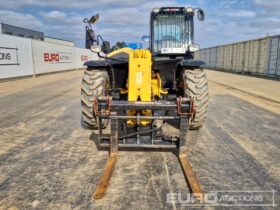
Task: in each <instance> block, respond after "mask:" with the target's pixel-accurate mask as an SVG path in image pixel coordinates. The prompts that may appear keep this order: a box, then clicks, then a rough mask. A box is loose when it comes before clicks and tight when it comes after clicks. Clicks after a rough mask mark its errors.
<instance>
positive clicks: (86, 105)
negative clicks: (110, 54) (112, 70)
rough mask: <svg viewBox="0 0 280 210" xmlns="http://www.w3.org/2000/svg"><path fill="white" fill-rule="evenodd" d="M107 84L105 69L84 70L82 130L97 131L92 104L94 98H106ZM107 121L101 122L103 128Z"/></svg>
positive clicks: (107, 78)
mask: <svg viewBox="0 0 280 210" xmlns="http://www.w3.org/2000/svg"><path fill="white" fill-rule="evenodd" d="M108 84H109V77H108V73H107V71H106V70H105V69H100V70H99V69H98V70H95V69H93V70H92V69H86V70H85V72H84V77H83V80H82V86H81V108H82V122H81V123H82V125H83V127H84V128H89V129H97V128H98V122H97V117H96V116H95V115H94V113H93V102H94V98H95V97H96V96H106V95H107V94H106V92H107V91H106V87H107V85H108ZM107 124H108V120H102V127H103V128H105V127H106V126H107Z"/></svg>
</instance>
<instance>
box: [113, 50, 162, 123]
mask: <svg viewBox="0 0 280 210" xmlns="http://www.w3.org/2000/svg"><path fill="white" fill-rule="evenodd" d="M119 53H126V54H128V80H127V89H123V90H122V91H121V94H128V101H133V102H135V101H153V98H154V97H156V96H157V97H160V96H161V94H167V91H164V90H163V89H162V88H161V79H160V75H159V74H158V73H152V55H151V52H150V51H149V50H144V49H137V50H132V49H130V48H122V49H120V50H116V51H113V52H112V53H110V54H109V55H108V57H112V56H114V55H117V54H119ZM127 114H128V115H131V116H134V115H136V111H135V110H128V113H127ZM141 114H142V115H152V111H151V110H142V111H141ZM150 122H151V120H141V122H140V123H141V125H144V126H145V125H149V124H150ZM127 124H128V125H131V126H133V125H135V124H136V121H135V120H132V119H131V120H128V121H127Z"/></svg>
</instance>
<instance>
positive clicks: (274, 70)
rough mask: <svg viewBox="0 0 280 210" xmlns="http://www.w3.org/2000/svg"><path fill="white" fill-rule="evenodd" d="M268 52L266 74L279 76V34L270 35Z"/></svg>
mask: <svg viewBox="0 0 280 210" xmlns="http://www.w3.org/2000/svg"><path fill="white" fill-rule="evenodd" d="M268 53H269V61H268V72H267V74H268V76H280V65H279V64H280V36H275V37H271V39H270V47H269V52H268Z"/></svg>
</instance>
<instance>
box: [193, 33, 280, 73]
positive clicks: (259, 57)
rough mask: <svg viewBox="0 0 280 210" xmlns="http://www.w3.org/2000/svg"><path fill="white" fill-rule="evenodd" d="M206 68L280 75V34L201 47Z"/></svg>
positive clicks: (200, 51) (196, 56)
mask: <svg viewBox="0 0 280 210" xmlns="http://www.w3.org/2000/svg"><path fill="white" fill-rule="evenodd" d="M195 58H197V59H201V60H204V61H205V62H206V65H205V68H209V69H216V70H224V71H230V72H236V73H250V74H256V75H262V76H269V77H280V35H277V36H268V37H264V38H260V39H254V40H249V41H244V42H238V43H232V44H228V45H222V46H216V47H211V48H205V49H201V50H199V51H198V52H196V53H195Z"/></svg>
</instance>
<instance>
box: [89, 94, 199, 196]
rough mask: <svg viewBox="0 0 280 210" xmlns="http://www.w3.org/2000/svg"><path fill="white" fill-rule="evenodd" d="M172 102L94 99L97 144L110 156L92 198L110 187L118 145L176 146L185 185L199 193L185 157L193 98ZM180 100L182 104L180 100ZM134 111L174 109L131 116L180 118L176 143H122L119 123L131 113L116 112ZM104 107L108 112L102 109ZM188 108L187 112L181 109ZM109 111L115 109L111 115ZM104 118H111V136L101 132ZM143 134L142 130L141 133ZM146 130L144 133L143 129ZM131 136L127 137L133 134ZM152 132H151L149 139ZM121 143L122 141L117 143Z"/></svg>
mask: <svg viewBox="0 0 280 210" xmlns="http://www.w3.org/2000/svg"><path fill="white" fill-rule="evenodd" d="M179 100H180V101H178V99H177V102H175V103H172V102H165V103H163V102H162V103H150V102H135V103H131V102H126V101H121V102H120V101H112V100H111V99H110V98H109V99H108V98H103V97H100V98H98V99H96V101H95V114H98V115H97V116H98V121H99V145H98V146H100V147H102V146H103V147H109V148H110V150H109V152H110V155H109V158H108V160H107V162H106V165H105V168H104V172H103V175H102V176H101V178H100V181H99V184H98V185H97V188H96V190H95V192H94V193H93V198H94V199H101V198H103V197H104V195H105V193H106V189H107V188H108V186H109V181H110V178H111V176H112V174H113V171H114V167H115V165H116V162H117V158H118V151H119V147H141V146H142V147H144V148H175V147H178V149H179V152H178V153H179V154H178V159H179V161H180V164H181V167H182V170H183V173H184V176H185V179H186V181H187V184H188V186H189V188H190V191H191V192H192V193H194V194H197V195H202V194H203V193H202V189H201V187H200V184H199V182H198V180H197V178H196V176H195V173H194V171H193V170H192V167H191V164H190V162H189V160H188V156H187V149H186V140H187V132H188V128H189V119H190V114H193V113H194V110H193V103H192V100H189V99H183V98H181V99H179ZM182 102H183V103H182ZM132 107H133V109H135V110H137V109H139V110H140V109H143V107H145V108H146V109H149V110H156V109H175V110H176V112H177V114H178V115H177V116H139V115H137V116H133V117H134V118H135V119H136V120H137V121H138V122H140V119H163V120H164V119H177V120H179V122H180V123H179V124H180V133H179V138H178V141H177V142H178V144H177V145H174V144H172V145H160V144H158V145H157V144H150V145H147V144H145V145H141V144H137V143H136V144H123V141H120V140H123V139H124V136H123V137H121V136H119V135H120V133H119V130H120V122H121V121H123V120H124V119H130V118H132V116H124V115H119V114H118V113H120V111H121V110H126V109H128V108H132ZM104 108H105V109H106V110H107V111H105V112H104V111H103V112H102V111H101V110H102V109H103V110H104ZM186 110H188V112H184V111H186ZM111 111H116V112H115V113H114V114H113V113H112V112H111ZM103 118H109V119H110V122H111V123H110V125H111V128H110V129H111V135H110V138H109V139H106V137H103V135H102V125H101V124H102V119H103ZM148 132H150V133H153V131H148ZM142 133H145V132H142ZM142 133H141V132H136V133H135V134H132V135H136V136H137V139H136V142H138V143H139V139H138V138H140V134H142ZM146 133H147V132H146ZM132 135H130V136H132ZM128 136H129V135H126V136H125V137H128ZM154 136H155V135H152V138H155V137H154ZM104 139H105V140H107V141H109V143H107V144H106V143H105V144H104V143H103V142H102V140H104ZM120 142H122V143H120Z"/></svg>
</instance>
